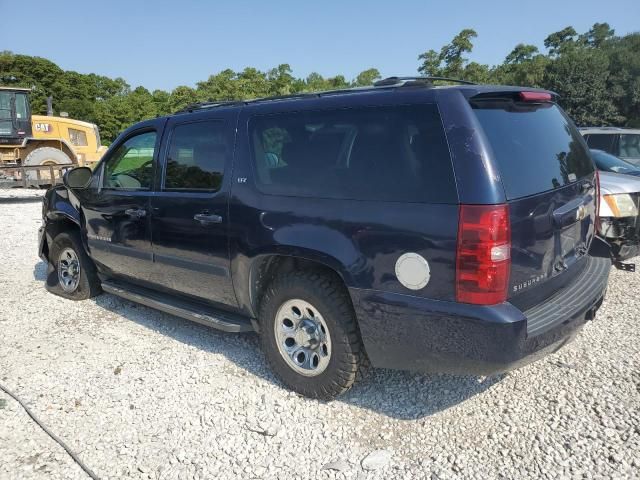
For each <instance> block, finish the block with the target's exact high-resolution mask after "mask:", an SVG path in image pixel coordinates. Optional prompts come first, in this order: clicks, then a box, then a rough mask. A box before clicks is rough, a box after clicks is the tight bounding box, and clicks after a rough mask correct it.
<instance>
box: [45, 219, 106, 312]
mask: <svg viewBox="0 0 640 480" xmlns="http://www.w3.org/2000/svg"><path fill="white" fill-rule="evenodd" d="M49 262H50V265H51V267H52V268H51V269H50V274H49V276H48V278H47V284H46V286H47V290H49V291H50V292H51V293H54V294H56V295H59V296H61V297H64V298H68V299H70V300H86V299H87V298H91V297H94V296H96V295H98V294H99V293H100V292H101V291H102V289H101V287H100V280H99V279H98V275H97V273H96V267H95V265H94V264H93V261H92V260H91V259H90V258H89V256H88V255H87V253H86V252H85V251H84V248H83V246H82V243H81V242H80V235H79V233H77V232H62V233H60V234H58V235H57V236H56V237H55V238H54V239H53V243H52V245H51V248H50V249H49Z"/></svg>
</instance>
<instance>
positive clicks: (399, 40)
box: [0, 0, 640, 90]
mask: <svg viewBox="0 0 640 480" xmlns="http://www.w3.org/2000/svg"><path fill="white" fill-rule="evenodd" d="M92 3H94V4H95V5H96V6H95V7H92V6H91V5H92ZM520 5H521V4H520V2H517V1H514V0H511V1H493V2H489V1H488V0H487V1H478V0H476V1H466V0H458V1H446V0H445V1H438V2H432V1H417V0H387V1H381V2H377V1H375V0H370V1H359V0H358V1H347V0H344V1H332V0H325V1H324V2H313V3H312V2H303V1H290V0H283V1H277V0H270V1H249V0H233V1H226V2H218V1H204V0H203V1H195V0H179V1H175V0H173V1H164V0H158V1H145V2H143V1H136V0H129V1H121V0H108V1H100V2H91V1H90V0H89V1H87V0H84V1H79V0H62V1H60V2H52V1H51V0H47V1H40V0H29V1H28V2H16V1H15V0H0V12H3V17H4V16H5V14H6V13H9V12H11V11H12V10H15V11H18V10H20V11H21V13H20V14H16V16H15V17H14V20H15V21H13V22H3V26H2V29H0V50H11V51H13V52H15V53H23V54H28V55H38V56H42V57H45V58H48V59H50V60H52V61H54V62H56V63H57V64H58V65H60V67H62V68H64V69H67V70H76V71H78V72H82V73H91V72H94V73H98V74H102V75H108V76H110V77H123V78H124V79H125V80H127V81H128V82H129V83H130V84H131V85H132V86H137V85H143V86H145V87H147V88H149V89H151V90H153V89H155V88H163V89H172V88H174V87H176V86H178V85H190V86H193V85H195V83H196V82H197V81H199V80H204V79H206V78H207V77H208V76H209V75H210V74H212V73H216V72H218V71H220V70H223V69H225V68H231V69H234V70H241V69H243V68H244V67H247V66H254V67H257V68H259V69H261V70H266V69H268V68H271V67H274V66H276V65H277V64H279V63H289V64H290V65H291V67H292V69H293V72H294V74H295V75H296V76H306V75H308V74H309V73H310V72H312V71H318V72H319V73H321V74H322V75H325V76H332V75H336V74H344V75H345V76H346V77H347V78H348V79H351V78H353V77H355V76H356V75H357V74H358V72H360V71H362V70H365V69H367V68H369V67H376V68H378V69H379V70H380V72H381V73H382V74H383V76H388V75H394V74H399V75H402V74H405V75H407V74H409V75H410V74H415V73H416V69H417V67H418V60H417V56H418V55H419V54H420V53H421V52H424V51H426V50H428V49H430V48H434V49H436V50H439V49H440V47H441V46H442V45H443V44H444V43H447V42H449V41H450V40H451V39H452V38H453V36H454V35H455V34H456V33H458V32H459V31H460V30H462V29H463V28H473V29H475V30H476V31H477V32H478V38H477V39H476V41H475V48H474V51H473V53H472V57H471V58H472V59H473V60H475V61H478V62H482V63H490V64H495V63H500V62H501V61H502V60H503V59H504V57H505V56H506V55H507V54H508V53H509V52H510V51H511V49H512V48H513V47H514V46H515V45H516V44H517V43H519V42H524V43H532V44H534V45H537V46H539V47H540V48H542V46H543V45H542V42H543V40H544V38H545V37H546V36H547V35H548V34H549V33H551V32H554V31H557V30H560V29H561V28H563V27H565V26H567V25H572V26H573V27H574V28H575V29H576V30H577V31H578V32H583V31H585V30H587V29H588V28H589V27H590V26H591V25H592V24H593V23H594V22H603V21H606V22H608V23H609V24H610V25H611V26H612V27H613V28H615V30H616V33H618V34H624V33H630V32H633V31H639V30H640V1H639V0H609V1H607V2H603V1H602V0H599V1H592V0H583V1H573V2H568V1H560V0H555V1H548V0H537V1H536V2H527V4H526V6H520Z"/></svg>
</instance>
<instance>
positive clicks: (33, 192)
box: [0, 188, 46, 203]
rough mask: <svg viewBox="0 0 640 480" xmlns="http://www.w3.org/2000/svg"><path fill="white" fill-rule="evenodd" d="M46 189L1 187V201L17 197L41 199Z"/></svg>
mask: <svg viewBox="0 0 640 480" xmlns="http://www.w3.org/2000/svg"><path fill="white" fill-rule="evenodd" d="M45 192H46V190H44V189H42V188H0V203H2V202H3V201H11V200H17V199H26V200H28V199H36V200H37V199H39V198H42V197H43V196H44V193H45Z"/></svg>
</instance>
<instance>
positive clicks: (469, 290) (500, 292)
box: [456, 205, 511, 305]
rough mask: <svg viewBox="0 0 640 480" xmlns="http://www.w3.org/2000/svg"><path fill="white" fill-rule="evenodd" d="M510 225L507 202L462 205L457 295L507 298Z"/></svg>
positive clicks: (483, 300)
mask: <svg viewBox="0 0 640 480" xmlns="http://www.w3.org/2000/svg"><path fill="white" fill-rule="evenodd" d="M510 270H511V226H510V222H509V207H508V206H507V205H461V206H460V223H459V225H458V247H457V259H456V299H457V300H458V301H459V302H464V303H474V304H477V305H494V304H496V303H501V302H504V301H505V300H506V299H507V290H508V286H509V272H510Z"/></svg>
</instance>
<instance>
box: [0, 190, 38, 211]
mask: <svg viewBox="0 0 640 480" xmlns="http://www.w3.org/2000/svg"><path fill="white" fill-rule="evenodd" d="M44 193H45V190H44V189H41V188H0V203H7V202H12V201H21V200H25V201H26V200H29V201H31V200H37V199H38V198H40V197H42V196H43V195H44ZM0 218H3V217H0Z"/></svg>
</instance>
